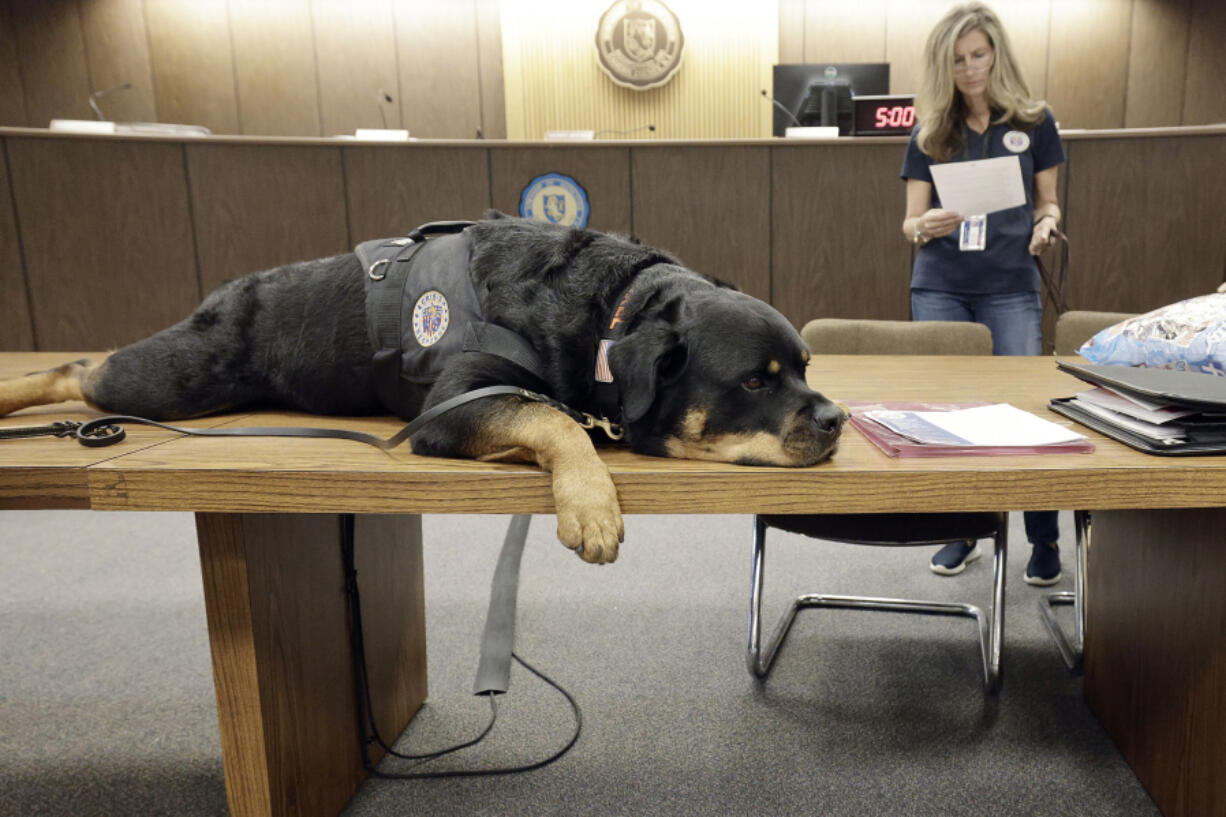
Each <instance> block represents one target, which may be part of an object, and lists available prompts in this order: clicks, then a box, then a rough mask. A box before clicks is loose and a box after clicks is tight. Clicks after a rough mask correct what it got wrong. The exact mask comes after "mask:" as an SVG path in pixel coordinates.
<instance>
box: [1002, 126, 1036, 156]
mask: <svg viewBox="0 0 1226 817" xmlns="http://www.w3.org/2000/svg"><path fill="white" fill-rule="evenodd" d="M1004 142H1005V147H1007V148H1009V150H1011V151H1013V152H1014V153H1021V152H1022V151H1023V150H1025V149H1026V148H1028V147H1030V137H1029V136H1027V135H1026V132H1025V131H1020V130H1011V131H1009V132H1008V133H1006V134H1005V136H1004Z"/></svg>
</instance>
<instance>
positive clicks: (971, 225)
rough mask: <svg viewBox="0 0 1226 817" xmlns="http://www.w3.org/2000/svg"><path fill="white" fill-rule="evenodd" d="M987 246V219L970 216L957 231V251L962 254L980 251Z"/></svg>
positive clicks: (985, 217)
mask: <svg viewBox="0 0 1226 817" xmlns="http://www.w3.org/2000/svg"><path fill="white" fill-rule="evenodd" d="M987 245H988V217H987V216H971V217H969V218H967V219H966V220H965V221H963V222H962V226H961V227H960V228H959V231H958V249H960V250H962V251H963V252H967V251H977V250H982V249H983V248H985V247H986V246H987Z"/></svg>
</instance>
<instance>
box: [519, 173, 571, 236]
mask: <svg viewBox="0 0 1226 817" xmlns="http://www.w3.org/2000/svg"><path fill="white" fill-rule="evenodd" d="M519 214H520V216H522V217H523V218H530V219H533V220H534V221H544V222H546V223H548V224H562V225H565V226H567V227H586V226H587V217H588V203H587V191H586V190H584V189H583V188H582V187H580V186H579V183H578V182H577V181H575V180H574V179H572V178H571V177H570V176H563V175H562V174H561V173H546V174H545V175H543V176H537V177H536V178H535V179H533V180H532V181H530V182H528V186H527V187H525V188H524V192H523V194H522V195H521V196H520V197H519Z"/></svg>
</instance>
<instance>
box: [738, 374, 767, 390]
mask: <svg viewBox="0 0 1226 817" xmlns="http://www.w3.org/2000/svg"><path fill="white" fill-rule="evenodd" d="M765 385H766V381H765V380H763V379H762V378H761V377H759V376H758V375H756V374H755V375H751V376H750V377H747V378H745V382H744V383H742V384H741V387H742V388H743V389H745V390H746V391H757V390H758V389H760V388H762V387H763V386H765Z"/></svg>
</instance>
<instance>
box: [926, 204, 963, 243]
mask: <svg viewBox="0 0 1226 817" xmlns="http://www.w3.org/2000/svg"><path fill="white" fill-rule="evenodd" d="M961 223H962V216H960V215H958V214H957V213H955V212H954V211H953V210H940V209H935V208H934V209H932V210H929V211H928V212H926V213H924V214H923V215H922V216H920V217H919V221H918V223H917V226H918V227H919V231H920V232H921V233H923V234H924V235H926V236H928V237H929V238H940V237H941V236H944V235H949V234H950V233H952V232H953V231H954V230H956V229H958V225H959V224H961Z"/></svg>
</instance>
